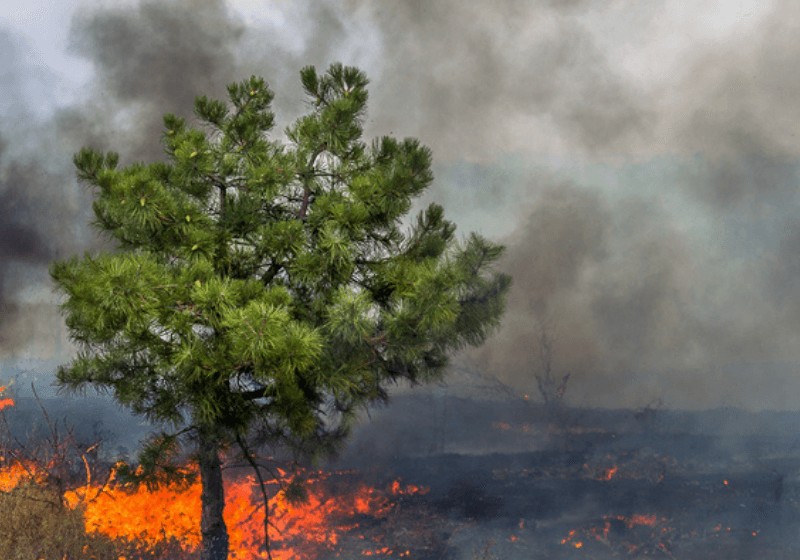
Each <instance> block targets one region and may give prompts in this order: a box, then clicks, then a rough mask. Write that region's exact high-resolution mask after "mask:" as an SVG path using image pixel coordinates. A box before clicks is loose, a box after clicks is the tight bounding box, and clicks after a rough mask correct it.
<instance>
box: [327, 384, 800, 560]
mask: <svg viewBox="0 0 800 560" xmlns="http://www.w3.org/2000/svg"><path fill="white" fill-rule="evenodd" d="M426 399H428V400H427V401H426ZM442 399H444V400H442ZM443 409H444V410H445V412H444V413H442V410H443ZM393 411H394V412H393ZM398 411H404V412H405V414H402V415H401V414H400V413H399V412H398ZM436 422H440V424H439V425H438V426H437V425H436ZM355 435H356V437H355V441H354V443H353V445H352V446H351V447H350V448H349V449H348V450H347V451H346V452H345V454H344V455H343V456H342V457H341V458H340V459H339V461H338V462H337V463H336V465H335V466H337V467H347V468H357V469H358V470H359V472H360V473H362V476H365V477H366V478H368V479H370V481H371V482H374V483H378V484H386V483H387V481H389V480H391V479H393V478H401V479H402V480H403V481H404V483H411V484H417V485H424V486H426V487H428V488H429V489H430V490H429V492H428V493H426V494H425V495H413V496H401V497H400V498H399V503H398V506H397V507H396V508H395V511H393V512H392V514H390V516H389V517H388V518H387V519H386V520H385V521H384V524H385V525H386V526H382V527H375V531H374V534H375V535H378V537H376V538H375V542H376V543H378V544H381V545H386V548H387V549H388V550H391V551H392V552H391V553H389V552H388V551H387V552H386V554H385V556H388V557H399V555H400V554H401V553H403V552H405V551H406V550H408V551H409V554H408V557H411V558H417V559H434V558H441V559H453V560H461V559H470V560H471V559H478V558H481V559H489V558H497V559H516V558H519V559H531V558H533V559H536V558H542V559H545V558H547V559H555V558H559V559H587V558H588V559H592V560H602V559H606V558H609V559H610V558H679V559H685V560H693V559H698V560H700V559H711V560H714V559H723V558H724V559H726V560H738V559H741V560H746V559H755V558H770V559H774V560H782V559H787V560H788V559H792V560H796V559H797V558H800V414H797V413H776V412H772V413H750V412H745V411H741V410H736V409H719V410H714V411H705V412H688V411H670V410H659V409H655V408H649V409H642V410H638V411H631V410H565V411H563V413H562V414H561V415H560V416H559V417H557V418H555V419H554V418H553V417H549V416H548V415H547V414H545V412H544V411H543V410H542V409H541V408H540V407H537V406H535V405H532V404H530V403H527V402H525V403H522V402H516V401H485V402H482V401H474V400H469V399H457V398H449V399H448V398H447V397H443V398H440V400H439V401H438V402H437V401H434V400H433V399H432V398H428V397H425V398H422V399H420V398H417V397H411V398H407V399H406V402H402V399H401V402H399V403H395V404H394V405H393V406H392V407H391V408H390V409H387V410H385V411H379V412H378V413H376V414H375V415H374V416H373V419H372V422H371V423H369V424H367V425H365V426H364V427H363V428H362V429H361V430H360V431H359V433H357V434H355ZM398 531H399V534H398ZM344 546H345V548H346V547H347V545H346V543H345V544H344ZM356 548H357V547H356ZM354 550H355V549H354ZM343 557H351V556H350V555H349V554H346V553H343Z"/></svg>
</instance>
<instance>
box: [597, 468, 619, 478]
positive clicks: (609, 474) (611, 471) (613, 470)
mask: <svg viewBox="0 0 800 560" xmlns="http://www.w3.org/2000/svg"><path fill="white" fill-rule="evenodd" d="M618 470H619V467H618V466H616V465H614V466H613V467H611V468H609V469H606V471H605V472H604V473H603V476H602V477H601V479H602V480H611V479H612V478H614V475H615V474H617V471H618Z"/></svg>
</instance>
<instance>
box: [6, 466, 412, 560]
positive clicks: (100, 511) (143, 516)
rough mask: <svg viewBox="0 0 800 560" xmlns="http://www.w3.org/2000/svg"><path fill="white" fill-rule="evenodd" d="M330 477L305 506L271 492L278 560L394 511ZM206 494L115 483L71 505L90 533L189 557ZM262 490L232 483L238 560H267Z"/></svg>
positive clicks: (324, 548)
mask: <svg viewBox="0 0 800 560" xmlns="http://www.w3.org/2000/svg"><path fill="white" fill-rule="evenodd" d="M17 465H18V464H15V465H11V466H9V467H5V468H2V469H0V489H3V488H6V487H8V488H9V489H10V488H13V487H14V486H16V484H18V482H20V481H22V480H23V479H24V478H25V477H26V476H28V475H29V473H30V470H29V468H27V467H25V466H23V465H18V466H17ZM281 475H282V476H284V480H280V481H273V482H271V483H268V484H271V485H272V486H275V487H277V486H278V485H280V484H284V483H286V482H288V481H289V480H290V478H291V477H290V476H289V475H287V474H286V473H285V472H283V471H281ZM330 476H331V475H330V474H327V473H316V474H314V475H311V476H309V475H306V482H305V484H306V487H307V490H308V499H307V500H306V501H305V502H304V503H300V504H297V503H292V502H290V501H289V500H288V499H287V497H286V496H285V494H284V493H283V492H276V491H274V490H273V491H272V492H271V494H273V496H272V497H271V499H270V507H269V523H270V548H271V553H272V558H273V559H274V560H289V559H290V558H298V557H301V558H309V559H314V558H318V557H324V556H325V553H326V552H329V551H331V550H333V549H334V548H335V546H336V545H337V544H338V543H339V541H340V538H341V535H342V533H344V532H347V531H353V530H355V529H357V528H358V526H359V525H358V523H357V522H355V521H354V518H359V517H363V516H368V517H371V518H373V519H379V518H382V517H385V516H386V515H387V514H388V512H389V511H390V510H391V509H392V507H393V503H392V502H391V501H390V500H389V499H388V498H387V497H386V495H385V494H384V493H382V492H380V491H378V490H376V489H375V488H372V487H369V486H367V485H364V484H360V485H358V486H356V488H355V489H354V490H352V491H350V492H349V493H347V494H345V495H339V494H333V493H332V492H331V491H329V490H328V489H327V488H326V486H325V485H324V481H325V480H326V479H327V478H329V477H330ZM396 482H397V489H398V492H399V493H402V494H411V493H415V492H421V491H422V490H427V489H420V487H416V486H413V485H408V486H406V487H405V488H403V487H402V486H400V484H399V481H396ZM392 488H393V489H394V488H395V485H394V484H392ZM200 490H201V488H200V484H199V482H197V483H194V484H192V485H189V486H188V487H185V486H184V487H178V486H169V485H162V486H161V487H159V488H157V489H148V488H147V487H146V486H144V485H142V486H139V487H137V488H135V489H131V488H126V487H124V486H122V485H118V484H116V483H115V482H114V481H113V480H112V482H111V483H110V484H108V485H107V486H106V487H102V488H101V487H99V486H96V485H90V484H87V485H86V486H84V487H82V488H79V489H76V490H72V491H69V492H67V493H66V494H65V496H64V498H65V501H66V503H67V504H68V505H69V506H71V507H73V508H74V507H78V506H79V505H80V506H82V507H83V510H84V520H85V526H86V530H87V532H90V533H91V532H95V533H102V534H104V535H107V536H109V537H111V538H114V539H124V540H128V541H136V542H138V543H141V544H142V546H143V548H145V549H146V550H150V551H152V550H154V549H155V548H156V547H157V546H158V545H159V544H160V543H164V542H167V541H170V540H174V541H176V542H178V543H179V544H180V546H181V548H183V550H184V551H185V552H193V551H197V550H198V549H199V547H200V542H201V539H200V532H199V527H200ZM257 490H258V483H257V482H256V480H255V477H253V476H247V477H242V478H240V479H238V480H234V481H227V482H226V485H225V492H226V505H225V514H224V515H225V523H226V525H227V527H228V532H229V536H230V556H229V557H230V559H231V560H245V559H247V560H251V559H254V558H266V551H265V549H264V535H263V527H264V525H263V523H264V517H263V503H262V502H261V498H260V493H259V492H258V491H257ZM362 554H363V555H365V556H377V555H384V556H388V555H393V554H394V552H393V550H392V549H390V548H388V547H382V548H377V549H374V550H364V551H363V552H362ZM409 555H410V552H409V551H401V552H400V553H399V556H401V557H405V556H409Z"/></svg>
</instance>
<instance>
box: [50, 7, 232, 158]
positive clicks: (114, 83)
mask: <svg viewBox="0 0 800 560" xmlns="http://www.w3.org/2000/svg"><path fill="white" fill-rule="evenodd" d="M242 32H243V28H242V26H241V25H240V24H239V23H238V21H237V20H236V19H235V17H234V16H233V15H232V14H230V13H229V12H228V10H227V8H226V7H225V4H224V2H221V1H217V0H200V1H188V0H186V1H181V2H170V3H164V2H153V1H148V2H142V3H141V4H139V5H138V6H134V7H118V8H110V9H109V8H103V9H95V10H89V11H86V12H79V13H78V14H77V15H76V17H75V19H74V21H73V23H72V29H71V33H70V37H71V48H72V50H73V52H74V53H75V54H77V55H79V56H81V57H83V58H85V59H87V60H89V61H90V62H91V63H92V65H93V68H94V70H95V73H96V78H95V81H94V83H93V89H94V90H95V93H94V95H93V99H92V101H91V105H90V106H79V107H74V108H72V109H71V110H68V111H65V112H64V113H63V114H62V115H60V117H59V124H60V128H61V130H63V131H64V132H65V133H67V134H70V135H73V136H77V137H78V138H79V139H80V140H86V139H89V140H92V141H93V142H94V143H98V142H102V143H104V144H107V145H108V144H110V145H111V146H113V147H115V148H116V149H118V150H119V151H120V152H123V154H124V156H126V157H129V158H141V159H152V158H157V157H159V156H160V155H161V154H162V153H163V151H162V148H161V145H160V143H159V141H158V139H159V138H160V134H161V130H162V121H161V118H162V116H163V114H164V113H177V114H183V115H187V114H190V113H191V110H192V106H193V102H194V98H195V96H197V95H200V94H201V93H204V94H208V95H216V96H221V95H222V93H223V92H224V87H225V85H226V84H227V83H229V82H231V81H233V80H235V79H238V78H240V76H238V75H237V71H236V68H237V65H236V57H235V53H236V46H237V41H238V39H239V37H240V36H241V34H242ZM98 108H99V109H100V111H99V113H98ZM115 121H116V122H115ZM112 123H113V124H115V125H116V126H117V130H113V129H112V126H113V125H112ZM110 129H111V130H110ZM101 131H106V132H105V133H103V132H101ZM120 132H121V133H122V138H120V137H119V136H120V134H119V133H120ZM104 135H105V137H104Z"/></svg>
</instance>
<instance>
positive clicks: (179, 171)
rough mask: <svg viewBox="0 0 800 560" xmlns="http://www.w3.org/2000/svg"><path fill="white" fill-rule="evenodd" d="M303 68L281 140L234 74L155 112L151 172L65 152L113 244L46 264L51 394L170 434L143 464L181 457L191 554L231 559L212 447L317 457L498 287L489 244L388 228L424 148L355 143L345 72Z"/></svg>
mask: <svg viewBox="0 0 800 560" xmlns="http://www.w3.org/2000/svg"><path fill="white" fill-rule="evenodd" d="M300 75H301V80H302V84H303V87H304V90H305V93H306V94H307V96H308V101H309V112H308V114H306V115H305V116H303V117H301V118H299V119H298V120H297V121H296V122H294V124H292V125H291V126H290V127H288V128H287V129H286V135H285V138H284V139H272V138H271V137H270V136H269V135H268V133H269V131H270V130H271V128H272V126H273V120H274V116H273V113H272V112H271V110H270V103H271V101H272V98H273V94H272V92H271V91H270V89H269V88H268V86H267V85H266V83H265V81H264V80H263V79H262V78H259V77H251V78H250V79H247V80H245V81H242V82H240V83H235V84H231V85H230V86H228V94H229V100H228V101H227V102H222V101H219V100H215V99H209V98H207V97H198V98H197V99H196V102H195V107H194V110H195V115H196V118H195V119H193V121H192V123H187V120H186V119H183V118H179V117H176V116H174V115H166V116H165V117H164V123H165V132H164V136H163V142H164V145H165V148H166V158H165V160H164V161H158V162H154V163H149V164H144V163H134V164H131V165H128V166H125V167H120V165H119V163H118V160H119V158H118V156H117V154H115V153H112V152H109V153H101V152H97V151H94V150H91V149H82V150H81V151H80V152H79V153H77V154H76V156H75V158H74V162H75V166H76V168H77V174H78V178H79V180H80V181H82V182H84V183H87V184H88V185H90V186H91V187H93V189H94V191H95V196H96V198H95V202H94V213H95V216H96V221H95V225H96V226H97V227H98V228H100V229H101V230H102V231H103V232H106V233H107V234H109V235H110V236H111V237H112V238H113V239H114V240H115V241H116V243H117V244H118V247H119V250H118V251H115V252H112V253H105V254H97V255H86V256H83V257H82V258H73V259H71V260H67V261H63V262H57V263H54V265H53V266H52V268H51V275H52V277H53V279H54V280H55V283H56V285H57V286H58V288H59V289H60V290H61V291H62V292H63V294H64V295H65V297H64V301H63V304H62V312H63V314H64V316H65V320H66V324H67V326H68V328H69V332H70V335H71V337H72V338H73V339H74V340H75V341H76V342H77V344H78V345H79V348H80V351H79V352H78V354H77V356H76V357H75V358H74V359H73V360H72V361H71V362H70V363H69V364H67V365H65V366H62V367H60V368H59V370H58V373H57V377H58V381H59V383H60V384H61V385H62V386H65V387H68V388H72V389H80V388H83V387H85V386H87V385H89V386H94V387H96V388H99V389H101V390H107V391H110V392H111V393H112V394H113V396H114V397H115V398H116V399H117V400H118V401H119V402H120V403H121V404H122V405H124V406H126V407H129V408H130V409H131V410H133V411H134V412H135V413H138V414H141V415H144V416H145V417H147V418H148V419H150V420H152V421H154V422H157V423H160V424H162V425H165V426H170V427H172V428H174V431H173V432H171V433H169V434H167V433H164V434H161V437H158V438H155V439H153V440H152V441H151V442H149V444H148V445H147V446H145V448H144V451H143V453H142V454H141V457H140V458H141V461H142V464H143V466H145V467H146V468H152V467H154V465H155V466H157V465H161V466H164V465H166V464H167V462H166V459H165V456H168V455H169V454H170V453H171V452H172V451H174V449H173V448H174V445H175V444H176V443H177V442H178V441H189V442H191V443H192V444H193V445H194V449H195V455H194V456H195V457H196V458H197V462H198V465H199V472H200V478H201V483H202V510H203V512H202V523H201V525H202V527H201V532H202V540H203V555H202V558H203V559H205V560H219V559H224V558H227V553H228V540H227V531H226V528H225V524H224V521H223V518H222V511H223V507H224V496H223V486H222V475H221V470H220V464H221V453H222V452H224V451H225V450H226V449H228V448H230V447H231V446H233V445H236V444H237V442H238V443H242V442H244V441H247V438H248V437H251V436H252V435H253V434H254V433H256V432H258V433H260V434H261V435H262V436H263V435H264V434H266V437H267V439H269V440H271V441H272V442H277V443H282V444H294V445H304V446H305V447H306V448H311V449H321V448H323V447H325V446H326V445H327V443H328V442H330V441H333V440H335V439H337V438H338V437H341V436H343V435H344V434H345V433H346V429H347V426H348V425H349V423H350V421H351V420H352V418H353V416H354V413H355V412H356V411H357V410H358V409H359V408H360V407H363V406H365V405H367V404H368V403H370V402H373V401H375V400H379V399H385V398H386V397H387V393H386V391H387V386H388V385H390V384H391V383H393V382H397V381H400V380H408V381H410V382H412V383H419V382H426V381H430V380H434V379H437V378H439V377H440V376H441V375H442V374H443V371H444V369H445V366H446V364H447V356H448V354H450V353H452V352H453V351H454V350H457V349H459V348H462V347H464V346H465V345H477V344H480V343H482V342H483V341H484V339H485V338H486V336H487V334H488V333H489V331H490V330H491V329H492V328H493V327H495V326H496V325H497V323H498V321H499V319H500V316H501V314H502V311H503V305H504V301H505V294H506V291H507V288H508V286H509V284H510V279H509V278H508V277H507V276H505V275H503V274H500V273H497V272H495V271H493V269H492V266H493V263H494V262H495V261H496V259H497V258H498V256H499V255H500V253H501V252H502V247H500V246H498V245H496V244H493V243H491V242H489V241H487V240H486V239H484V238H482V237H481V236H479V235H476V234H472V235H470V236H468V237H467V238H466V239H458V238H457V237H456V236H455V226H454V225H453V224H452V223H451V222H449V221H447V220H446V219H445V217H444V213H443V210H442V208H441V207H440V206H437V205H435V204H432V205H430V206H429V207H428V208H427V209H426V210H424V211H422V212H421V213H420V214H419V215H418V216H417V217H416V220H411V221H408V220H406V221H404V219H405V217H406V215H407V214H408V213H409V211H410V209H411V207H412V203H413V201H414V199H415V197H418V196H419V195H420V194H421V193H422V192H423V191H424V190H425V189H426V188H427V187H428V186H429V184H430V183H431V181H432V173H431V153H430V151H429V149H428V148H426V147H424V146H423V145H421V144H420V143H419V142H418V141H417V140H415V139H405V140H397V139H394V138H391V137H383V138H380V139H378V140H376V141H374V142H372V143H371V144H367V143H365V142H364V141H362V122H363V118H364V115H365V110H366V103H367V89H366V86H367V79H366V77H365V75H364V74H363V73H362V72H361V71H359V70H358V69H356V68H352V67H344V66H342V65H339V64H334V65H332V66H331V67H330V68H329V69H328V71H327V72H326V73H325V74H319V73H318V72H317V71H316V70H315V69H314V68H313V67H307V68H304V69H303V70H302V71H301V73H300ZM178 434H183V436H182V438H183V440H180V439H179V438H178ZM187 436H189V437H190V438H191V439H189V440H187V439H186V438H187Z"/></svg>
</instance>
